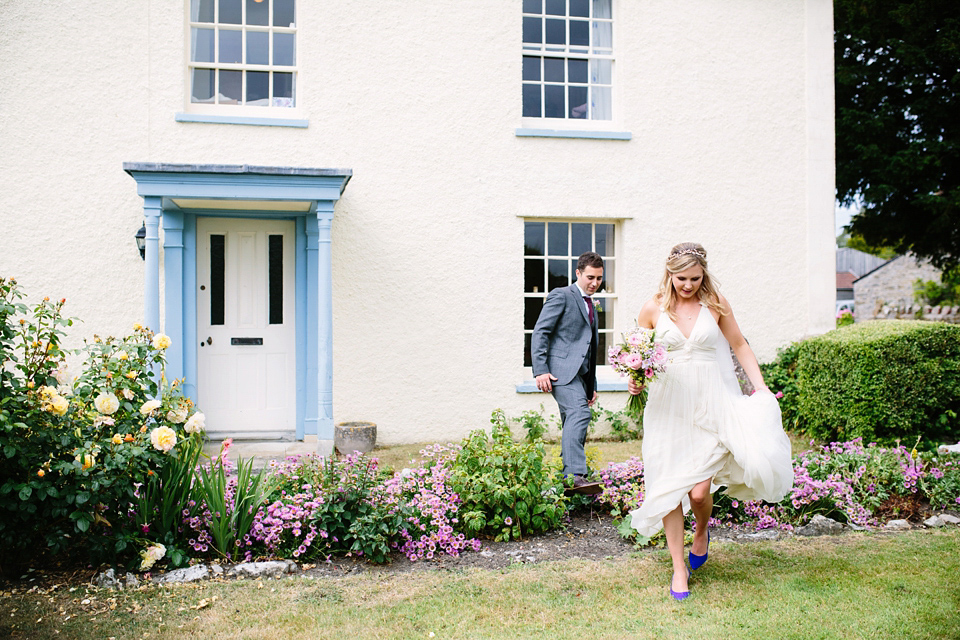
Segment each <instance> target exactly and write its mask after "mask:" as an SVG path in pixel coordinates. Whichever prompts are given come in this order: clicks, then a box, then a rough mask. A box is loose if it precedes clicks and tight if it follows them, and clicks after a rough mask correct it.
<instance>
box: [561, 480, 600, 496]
mask: <svg viewBox="0 0 960 640" xmlns="http://www.w3.org/2000/svg"><path fill="white" fill-rule="evenodd" d="M601 491H603V487H602V486H601V485H600V483H599V482H591V481H589V480H587V479H586V478H584V477H583V476H573V486H572V487H567V488H566V489H564V493H567V494H570V493H579V494H582V495H587V496H592V495H596V494H598V493H600V492H601Z"/></svg>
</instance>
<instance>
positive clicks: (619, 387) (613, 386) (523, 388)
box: [517, 379, 627, 393]
mask: <svg viewBox="0 0 960 640" xmlns="http://www.w3.org/2000/svg"><path fill="white" fill-rule="evenodd" d="M626 390H627V380H626V379H623V380H614V381H610V380H598V381H597V391H626ZM517 393H540V390H539V389H537V383H536V382H535V381H533V380H524V381H523V382H521V383H520V384H518V385H517Z"/></svg>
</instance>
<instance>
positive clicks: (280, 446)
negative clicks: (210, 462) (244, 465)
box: [203, 437, 317, 469]
mask: <svg viewBox="0 0 960 640" xmlns="http://www.w3.org/2000/svg"><path fill="white" fill-rule="evenodd" d="M312 440H313V441H312V442H311V441H302V440H300V441H295V442H284V441H280V440H234V441H233V444H232V445H230V451H229V453H228V454H227V455H228V456H229V457H230V459H231V460H232V461H233V462H236V461H237V460H238V459H243V460H246V459H248V458H253V468H254V469H262V468H263V467H265V466H267V464H268V463H269V462H270V461H271V460H283V459H284V458H286V457H287V456H298V455H307V454H311V453H313V454H316V453H317V441H316V437H314V438H312ZM220 445H221V441H220V440H210V441H207V442H206V443H205V444H204V445H203V452H204V453H205V454H206V455H208V456H211V457H212V456H216V455H217V454H218V453H220Z"/></svg>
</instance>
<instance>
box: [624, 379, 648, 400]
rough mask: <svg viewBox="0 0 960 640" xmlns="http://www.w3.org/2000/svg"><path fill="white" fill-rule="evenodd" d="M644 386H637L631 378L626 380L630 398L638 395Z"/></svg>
mask: <svg viewBox="0 0 960 640" xmlns="http://www.w3.org/2000/svg"><path fill="white" fill-rule="evenodd" d="M645 386H646V385H643V384H637V381H636V380H634V379H633V378H630V379H628V380H627V391H629V392H630V395H632V396H635V395H639V393H640V392H641V391H643V388H644V387H645Z"/></svg>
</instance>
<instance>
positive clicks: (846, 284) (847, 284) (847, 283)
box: [837, 271, 857, 289]
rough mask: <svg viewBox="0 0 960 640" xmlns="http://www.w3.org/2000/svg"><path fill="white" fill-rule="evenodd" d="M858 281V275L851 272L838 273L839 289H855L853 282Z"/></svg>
mask: <svg viewBox="0 0 960 640" xmlns="http://www.w3.org/2000/svg"><path fill="white" fill-rule="evenodd" d="M856 279H857V276H856V274H854V273H851V272H849V271H844V272H842V273H841V272H839V271H838V272H837V289H853V281H854V280H856Z"/></svg>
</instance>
